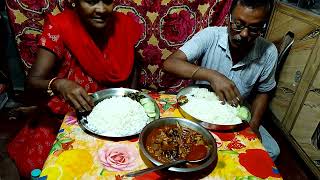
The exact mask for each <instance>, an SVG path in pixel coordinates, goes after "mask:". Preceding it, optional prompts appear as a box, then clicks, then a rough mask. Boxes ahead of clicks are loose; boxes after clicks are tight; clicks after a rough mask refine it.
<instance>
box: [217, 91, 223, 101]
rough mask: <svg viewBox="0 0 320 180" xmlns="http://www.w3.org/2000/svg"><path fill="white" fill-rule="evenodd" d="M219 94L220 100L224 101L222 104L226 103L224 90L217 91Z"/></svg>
mask: <svg viewBox="0 0 320 180" xmlns="http://www.w3.org/2000/svg"><path fill="white" fill-rule="evenodd" d="M216 94H217V96H218V97H219V100H220V101H222V104H224V103H225V96H224V93H223V91H216Z"/></svg>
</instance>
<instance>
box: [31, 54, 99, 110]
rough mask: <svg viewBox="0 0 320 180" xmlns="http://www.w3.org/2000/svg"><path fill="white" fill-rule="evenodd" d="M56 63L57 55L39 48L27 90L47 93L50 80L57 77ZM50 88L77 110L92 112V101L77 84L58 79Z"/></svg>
mask: <svg viewBox="0 0 320 180" xmlns="http://www.w3.org/2000/svg"><path fill="white" fill-rule="evenodd" d="M55 62H56V55H55V54H53V53H52V52H50V51H48V50H46V49H44V48H39V50H38V54H37V58H36V61H35V62H34V64H33V65H32V68H31V70H30V73H29V75H28V77H27V88H28V89H33V90H37V91H39V92H46V91H47V89H48V84H49V82H50V80H51V79H52V78H53V77H54V76H55V75H54V73H53V70H54V67H55ZM50 87H51V89H52V90H53V91H54V92H55V93H56V94H58V95H61V96H62V97H63V98H64V99H65V100H67V101H69V102H71V103H72V105H73V106H74V107H75V108H76V109H77V110H79V111H85V110H86V111H90V110H91V107H92V106H93V102H92V99H91V98H90V96H89V95H88V94H87V92H86V91H85V89H84V88H82V87H81V86H80V85H79V84H77V83H76V82H74V81H70V80H68V79H62V78H58V79H56V80H54V81H53V82H52V83H51V85H50Z"/></svg>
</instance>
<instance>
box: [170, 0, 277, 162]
mask: <svg viewBox="0 0 320 180" xmlns="http://www.w3.org/2000/svg"><path fill="white" fill-rule="evenodd" d="M271 9H272V3H271V1H270V0H234V1H233V3H232V6H231V10H230V15H229V18H230V19H229V21H228V27H208V28H205V29H204V30H202V31H200V32H199V33H197V34H196V35H195V36H194V37H193V38H192V39H191V40H190V41H188V42H186V43H185V45H183V46H182V47H181V48H180V49H179V50H178V51H176V52H175V53H173V54H172V55H170V56H169V57H168V58H167V60H166V61H165V62H164V68H165V70H166V71H168V72H171V73H173V74H176V75H178V76H180V77H184V78H191V79H193V80H197V83H210V85H211V86H212V88H213V90H214V91H215V92H216V94H217V96H219V98H220V100H222V101H224V102H227V103H229V104H231V105H234V106H236V105H238V104H239V103H241V102H242V100H243V99H248V97H249V95H250V96H252V95H254V97H253V100H252V102H251V107H252V109H251V112H252V119H251V121H250V127H251V128H252V130H253V131H254V132H255V133H256V134H257V135H258V137H259V138H260V139H261V140H262V143H263V144H264V146H265V148H266V149H267V151H268V152H269V155H270V156H271V158H272V159H273V160H275V159H276V157H277V156H278V155H279V153H280V149H279V146H278V144H277V142H276V141H275V140H274V139H273V138H272V137H271V135H270V134H269V133H268V132H267V131H266V130H265V129H264V128H263V127H262V126H261V119H262V117H263V114H264V112H265V110H266V108H267V105H268V96H269V95H268V94H269V92H270V91H271V90H272V89H273V88H274V87H275V86H276V82H275V78H274V74H275V70H276V64H277V63H276V62H277V56H278V54H277V49H276V47H275V46H274V45H273V44H272V43H269V42H267V41H266V40H265V39H263V38H262V37H260V35H261V33H262V32H263V31H264V30H265V27H266V22H267V18H268V17H269V14H270V12H271ZM197 60H199V61H200V62H201V66H197V65H195V62H196V61H197ZM253 92H254V93H253Z"/></svg>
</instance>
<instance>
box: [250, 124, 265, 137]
mask: <svg viewBox="0 0 320 180" xmlns="http://www.w3.org/2000/svg"><path fill="white" fill-rule="evenodd" d="M249 125H250V128H251V129H252V131H253V132H254V133H255V134H256V135H257V136H258V138H259V139H260V140H262V139H261V134H260V132H259V125H257V124H255V123H254V122H253V121H250V123H249Z"/></svg>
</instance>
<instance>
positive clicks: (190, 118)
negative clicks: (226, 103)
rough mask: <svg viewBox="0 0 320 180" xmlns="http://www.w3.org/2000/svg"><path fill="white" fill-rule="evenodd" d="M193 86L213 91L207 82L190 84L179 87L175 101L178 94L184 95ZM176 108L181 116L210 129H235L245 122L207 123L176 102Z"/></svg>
mask: <svg viewBox="0 0 320 180" xmlns="http://www.w3.org/2000/svg"><path fill="white" fill-rule="evenodd" d="M193 88H206V89H208V90H209V91H212V92H213V89H212V88H211V86H210V85H208V84H194V85H190V86H188V87H186V88H183V89H181V90H180V91H179V93H178V94H177V101H178V99H179V97H180V96H184V95H186V94H188V93H189V92H190V91H191V90H192V89H193ZM178 109H179V111H180V113H181V115H182V116H183V117H185V118H186V119H189V120H192V121H195V122H197V123H199V124H200V125H202V126H203V127H205V128H207V129H210V130H218V131H225V130H232V129H236V128H241V127H242V126H243V125H244V124H245V123H246V122H245V121H244V120H242V123H239V124H232V125H223V124H212V123H208V122H205V121H202V120H201V119H197V118H195V117H193V116H192V115H190V114H189V113H188V112H186V111H185V110H183V108H182V107H181V106H180V104H179V103H178Z"/></svg>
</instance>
